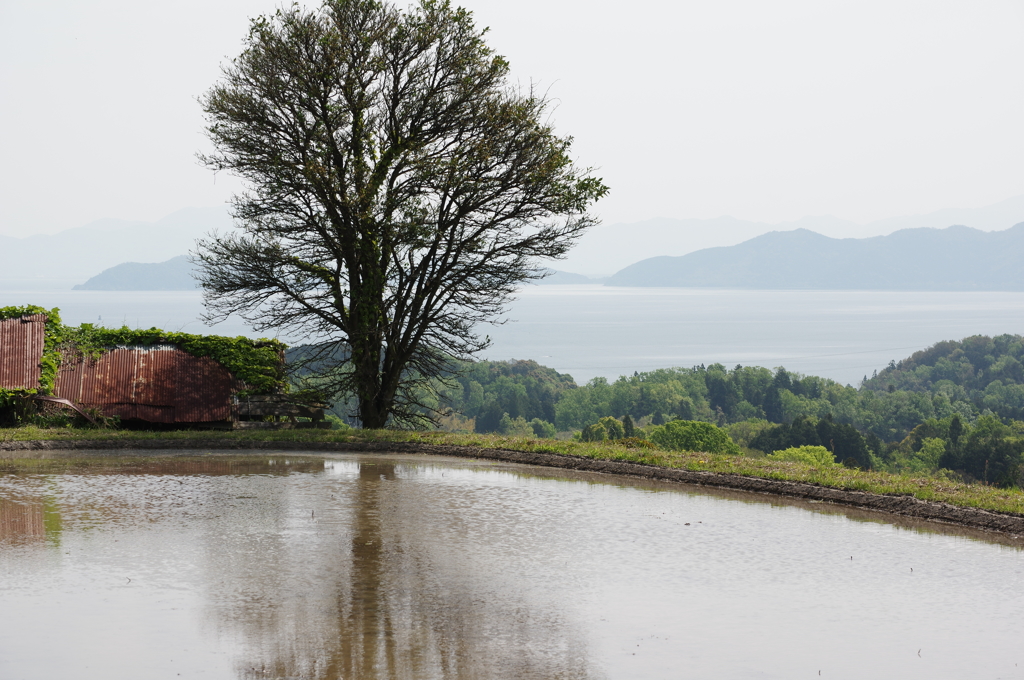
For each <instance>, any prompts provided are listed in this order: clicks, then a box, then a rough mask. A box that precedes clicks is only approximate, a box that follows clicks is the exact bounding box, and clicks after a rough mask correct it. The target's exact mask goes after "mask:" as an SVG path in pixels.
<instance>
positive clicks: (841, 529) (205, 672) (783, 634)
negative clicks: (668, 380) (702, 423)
mask: <svg viewBox="0 0 1024 680" xmlns="http://www.w3.org/2000/svg"><path fill="white" fill-rule="evenodd" d="M267 460H268V458H266V457H263V456H261V457H260V458H258V459H257V458H253V459H230V460H225V459H224V458H221V457H216V458H206V459H199V460H197V459H190V460H188V461H181V460H177V459H167V458H164V459H156V460H155V462H152V463H140V464H138V465H137V466H136V468H135V469H134V470H133V471H132V472H131V473H130V474H122V475H113V474H66V475H7V476H4V477H0V520H3V521H4V524H3V525H2V526H3V530H2V531H0V573H2V574H3V579H2V581H0V607H2V608H3V612H4V614H3V616H0V650H3V651H4V653H3V654H0V677H3V678H7V677H14V678H26V679H35V678H54V677H74V678H81V679H89V678H104V679H117V678H133V679H134V678H148V677H154V678H155V677H177V675H176V674H177V673H181V677H190V676H201V677H209V678H266V677H304V678H331V679H332V680H333V679H334V678H339V677H343V678H455V677H459V678H504V677H508V678H556V677H557V678H601V677H608V678H641V677H642V678H679V677H694V678H710V677H728V678H747V677H751V678H754V677H775V678H795V677H804V676H806V677H818V676H817V671H818V670H821V671H822V675H821V677H839V678H865V677H899V678H962V677H1003V678H1011V677H1022V676H1024V672H1022V671H1021V670H1020V668H1019V667H1018V666H1015V665H1014V664H1018V663H1024V658H1018V657H1021V656H1022V655H1021V653H1020V646H1019V644H1018V642H1019V633H1020V630H1021V628H1022V624H1024V607H1022V605H1024V593H1022V591H1021V588H1020V587H1019V585H1020V581H1021V578H1022V574H1024V552H1022V551H1020V550H1019V549H1018V548H1016V547H1010V546H1009V545H1007V546H1002V545H997V544H992V543H986V542H982V541H980V540H977V539H974V538H964V537H959V536H956V535H945V534H942V533H935V532H933V531H920V530H916V529H908V528H900V527H896V526H893V525H889V524H885V523H882V522H880V521H877V517H873V516H871V517H872V519H873V520H874V521H864V519H865V516H864V515H863V514H860V515H858V514H857V513H852V514H851V517H856V518H857V519H851V517H847V516H845V515H844V514H842V513H840V512H838V511H837V510H835V509H830V508H828V506H823V505H822V506H817V505H816V506H809V507H813V508H816V509H818V510H824V512H809V511H808V510H806V509H804V508H803V507H797V506H796V505H794V504H792V503H783V504H776V505H772V504H771V503H770V502H769V499H766V498H760V497H755V496H742V495H735V494H733V495H729V494H719V495H717V496H716V495H706V494H696V493H687V492H683V491H677V490H669V489H672V488H673V487H669V486H668V485H653V484H647V483H643V482H632V481H628V480H617V479H615V478H611V477H603V476H597V475H576V474H574V473H571V472H568V471H560V470H547V469H537V468H529V469H527V468H516V467H514V466H510V465H500V464H487V463H473V462H466V461H455V462H448V461H445V460H442V459H432V458H423V457H415V456H394V457H390V456H330V457H327V459H326V460H319V459H316V458H313V459H304V458H301V457H298V456H295V455H291V454H290V456H289V458H287V459H285V458H277V459H274V463H273V464H272V465H271V464H268V463H267V462H266V461H267ZM286 460H287V462H286ZM737 499H738V500H737ZM44 515H47V516H46V517H44ZM851 557H853V559H850V558H851ZM911 569H912V570H911ZM919 649H920V650H921V654H920V656H918V650H919Z"/></svg>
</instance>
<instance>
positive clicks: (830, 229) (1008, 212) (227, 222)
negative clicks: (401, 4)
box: [0, 196, 1024, 290]
mask: <svg viewBox="0 0 1024 680" xmlns="http://www.w3.org/2000/svg"><path fill="white" fill-rule="evenodd" d="M1022 221H1024V196H1018V197H1015V198H1011V199H1008V200H1006V201H1002V202H1000V203H997V204H994V205H991V206H986V207H984V208H976V209H965V210H943V211H939V212H935V213H931V214H929V215H918V216H911V217H899V218H891V219H886V220H879V221H876V222H872V223H870V224H867V225H861V224H856V223H853V222H848V221H845V220H841V219H838V218H834V217H827V216H826V217H806V218H803V219H801V220H798V221H795V222H788V223H784V224H778V225H770V224H767V223H763V222H749V221H744V220H738V219H735V218H732V217H718V218H715V219H707V220H697V219H689V220H676V219H655V220H648V221H646V222H637V223H633V224H617V225H600V226H598V227H596V228H594V229H593V230H591V231H590V232H588V233H587V234H586V235H585V236H584V237H583V238H582V239H581V240H580V242H579V244H578V245H577V246H576V247H575V248H573V249H572V251H570V253H569V257H568V258H567V259H565V260H560V261H558V262H557V264H558V267H559V269H560V270H561V271H558V272H555V273H554V274H553V275H552V276H550V277H548V278H547V279H544V280H543V281H542V282H541V283H542V284H559V283H596V282H598V281H607V282H608V283H612V284H613V285H630V286H635V285H644V286H646V285H700V286H716V287H717V286H723V285H740V284H736V283H724V282H723V281H722V280H721V279H722V278H723V277H726V273H725V270H721V271H718V272H713V271H710V270H709V271H707V272H706V275H705V274H699V275H698V273H697V271H698V269H699V268H698V269H693V268H694V267H696V264H695V263H697V262H711V261H713V258H714V257H716V255H713V254H709V252H708V251H711V250H715V249H720V248H722V247H727V246H736V245H737V244H746V243H749V242H751V240H753V241H756V242H757V243H758V245H756V246H747V248H750V247H756V248H762V245H760V244H761V242H760V241H758V240H757V238H755V237H760V236H761V235H762V234H764V235H765V236H769V235H768V234H765V232H769V231H773V230H774V232H775V233H789V234H794V233H797V232H801V231H802V232H804V233H809V232H816V234H814V235H815V236H817V237H818V238H819V239H825V240H824V241H821V243H822V244H824V243H827V242H828V241H829V240H832V241H839V240H840V239H841V240H842V241H844V242H845V241H850V240H851V239H850V238H849V237H863V236H865V235H868V236H875V235H880V234H889V233H890V232H892V231H893V230H895V229H902V228H907V227H915V228H917V227H930V228H943V227H948V226H949V225H950V224H957V223H959V224H966V225H967V226H969V227H972V228H973V229H971V230H968V231H970V232H974V233H975V236H978V234H982V233H984V232H991V231H993V230H996V229H1004V230H1005V229H1007V228H1008V227H1010V226H1011V225H1013V224H1016V223H1019V222H1022ZM233 228H234V227H233V224H232V221H231V217H230V216H229V215H228V212H227V209H226V208H224V207H217V208H186V209H184V210H180V211H178V212H176V213H173V214H172V215H169V216H167V217H165V218H164V219H162V220H159V221H157V222H129V221H125V220H113V219H105V220H98V221H96V222H93V223H90V224H87V225H85V226H83V227H78V228H75V229H69V230H66V231H63V232H61V233H58V234H52V235H36V236H30V237H27V238H12V237H7V236H0V289H5V288H6V289H19V288H21V289H24V288H25V287H26V286H32V287H39V286H49V287H51V288H57V289H61V288H62V289H65V290H66V289H67V288H68V287H70V286H71V285H72V284H73V283H81V282H82V281H85V280H86V279H89V277H93V276H94V275H96V274H97V272H101V271H102V272H105V270H107V269H110V268H112V267H114V266H115V265H119V264H122V263H145V262H155V263H157V264H155V265H150V266H153V267H157V269H158V270H159V271H156V270H154V273H152V274H142V273H141V272H142V270H141V269H139V270H138V272H139V273H138V276H139V277H141V278H139V279H138V283H136V284H129V283H128V280H129V279H131V278H132V277H133V276H135V275H134V274H129V273H128V272H129V270H127V269H123V270H119V272H118V273H117V276H119V277H121V282H120V283H115V282H114V281H115V279H113V278H109V277H108V278H105V279H103V280H100V281H90V282H88V283H85V284H81V285H83V286H89V287H90V288H91V287H92V286H99V285H103V286H119V287H120V286H128V285H144V286H147V288H146V289H153V288H148V287H150V286H158V285H159V286H161V287H162V289H164V290H174V289H179V290H181V289H189V288H192V287H193V284H192V282H191V281H190V280H186V279H184V278H182V272H181V271H178V272H177V274H174V273H172V271H171V270H172V269H173V266H171V267H164V265H165V264H166V260H167V258H168V257H171V256H172V255H176V254H184V253H187V252H189V251H191V250H192V249H193V248H194V247H195V241H196V239H197V238H200V237H202V236H203V235H205V234H207V233H209V232H210V231H214V230H216V231H221V232H224V231H229V230H231V229H233ZM977 230H982V231H981V232H977ZM933 231H934V229H933ZM892 236H896V234H892ZM772 238H775V237H774V236H773V237H772ZM794 238H797V237H794ZM901 238H903V237H900V238H897V239H896V240H895V241H891V242H886V243H891V244H896V243H897V242H899V241H900V239H901ZM964 238H967V241H965V244H964V247H968V248H974V245H971V244H973V243H974V241H972V240H971V238H968V237H964ZM1007 238H1008V237H1007ZM861 241H863V242H864V243H865V245H863V246H857V247H858V248H861V247H862V248H865V249H867V250H865V251H864V252H872V253H874V251H872V250H871V249H872V248H874V247H875V246H873V245H871V243H874V241H872V240H871V239H870V238H869V239H864V238H860V239H859V240H858V242H861ZM925 241H927V239H925ZM869 242H870V243H869ZM793 243H794V247H795V244H797V243H798V241H794V242H793ZM799 243H801V244H802V242H799ZM922 243H923V242H922ZM936 243H938V242H936ZM942 243H943V244H946V245H941V246H940V245H936V246H935V247H936V248H939V249H940V250H941V249H942V248H945V247H947V245H949V243H953V242H952V241H950V242H948V243H947V242H946V241H943V242H942ZM805 246H806V248H811V246H808V245H806V244H802V245H800V247H801V248H804V247H805ZM763 247H764V248H766V249H767V250H765V252H768V250H770V249H771V247H773V246H769V245H765V246H763ZM787 247H788V246H785V247H782V250H786V248H787ZM820 247H821V248H823V249H824V250H821V252H818V251H815V250H814V249H813V248H811V249H810V250H807V253H806V254H805V256H804V259H805V260H806V259H807V258H812V257H813V258H817V259H814V261H813V262H810V261H808V262H804V261H801V260H799V258H797V259H796V260H793V258H790V259H789V260H785V261H787V262H790V263H791V265H792V266H799V267H802V268H803V269H804V270H807V271H804V272H802V273H797V272H794V273H792V274H791V275H790V274H786V275H784V274H782V273H780V272H778V271H773V272H772V273H771V276H770V277H769V278H770V280H771V281H773V282H774V283H771V284H768V283H766V282H767V281H768V280H769V279H765V278H764V276H762V274H761V273H759V272H760V270H759V269H758V267H760V266H761V265H760V264H758V263H757V262H756V261H752V262H751V263H749V267H752V269H749V271H746V270H745V271H742V272H739V271H736V272H734V273H733V274H730V275H728V277H731V278H734V279H737V280H739V279H744V280H747V279H749V281H748V282H747V283H744V284H742V285H743V286H749V287H768V286H779V285H786V286H789V285H792V286H801V287H807V286H810V287H818V284H815V283H809V281H810V280H811V279H813V278H814V277H813V276H811V274H810V273H809V271H810V270H813V269H814V268H815V267H817V266H819V264H818V263H819V261H821V258H825V259H826V260H828V261H829V262H833V261H834V262H837V263H838V264H836V266H837V267H841V268H842V267H845V268H850V267H852V266H853V264H852V263H850V262H847V260H846V259H845V257H846V256H845V255H843V256H840V255H839V254H837V253H838V251H835V252H833V250H830V249H829V247H825V246H824V245H822V246H820ZM887 247H888V246H887ZM949 247H952V248H960V247H961V246H960V245H957V244H955V243H954V244H953V245H949ZM979 247H981V246H979ZM1007 247H1009V246H1007ZM697 252H704V254H702V255H700V257H699V258H697V259H696V260H688V261H687V264H686V265H685V267H684V269H687V270H689V269H693V271H692V272H690V273H687V274H679V272H678V271H675V270H674V267H675V265H671V264H669V263H668V260H672V259H674V260H678V259H679V258H680V257H682V256H687V255H688V254H696V253H697ZM730 252H732V254H731V255H729V257H737V256H739V255H738V254H739V253H745V252H747V250H741V251H730ZM812 252H814V253H816V254H814V255H813V256H812V255H810V253H812ZM842 252H844V253H846V252H853V251H852V250H849V249H846V250H843V251H842ZM858 252H860V251H858ZM973 252H974V251H970V252H962V253H960V252H958V253H953V254H949V253H946V254H943V253H940V252H936V253H935V255H934V256H935V258H938V259H937V260H935V261H936V262H943V263H945V264H943V265H942V266H943V267H951V268H952V269H948V270H947V271H946V272H945V273H944V274H942V275H941V276H940V278H942V280H943V281H950V280H952V279H957V280H958V281H960V282H959V283H955V284H954V283H941V284H940V283H937V282H933V283H928V282H927V281H926V278H927V276H928V275H929V274H928V273H927V272H926V271H925V272H922V273H920V274H914V273H910V272H909V270H907V269H906V267H907V266H910V265H908V264H906V263H904V265H903V266H904V270H903V271H897V272H896V273H894V270H892V268H891V267H892V266H895V264H896V263H893V262H890V261H889V260H888V259H886V258H887V254H886V252H885V249H884V248H883V249H882V251H881V252H878V253H876V254H873V255H871V257H870V258H869V260H870V262H865V263H864V264H863V265H862V269H860V270H858V272H846V271H842V270H841V271H828V272H827V277H826V278H828V279H829V280H835V281H846V280H847V279H850V277H853V279H857V282H856V283H842V284H838V283H837V284H836V285H842V286H846V285H854V286H855V287H858V288H864V287H874V288H878V287H891V286H893V285H898V286H907V285H910V286H922V285H928V286H933V285H942V286H953V285H955V286H960V288H956V289H970V288H971V287H972V286H974V287H975V288H977V287H978V286H981V287H983V288H984V289H991V287H992V286H993V285H997V286H1006V285H1011V284H1009V283H1006V282H1002V283H995V282H994V279H993V277H995V276H997V274H996V273H995V272H994V271H988V270H987V269H986V266H985V265H984V264H981V265H978V268H977V269H970V271H971V272H978V275H979V276H982V277H983V278H978V279H974V280H968V279H971V277H972V276H974V274H973V273H972V274H970V275H967V274H966V273H965V272H966V270H964V271H963V272H961V269H962V267H958V265H957V264H956V262H955V260H957V259H960V258H964V259H965V262H966V261H967V260H971V258H974V257H975V255H974V254H973ZM910 255H911V257H913V253H911V254H910ZM655 256H659V257H655ZM673 256H674V257H673ZM778 256H779V257H788V255H787V254H786V253H779V255H778ZM950 257H952V258H953V260H954V261H949V258H950ZM993 257H996V258H997V259H998V257H999V255H998V253H997V254H995V255H993ZM709 258H710V259H709ZM829 258H831V259H829ZM754 259H755V260H756V258H754ZM650 260H657V263H655V264H651V263H650V262H648V261H650ZM641 261H644V262H645V263H644V264H642V265H641ZM971 261H972V262H973V260H971ZM995 261H996V260H992V261H991V262H995ZM796 262H800V264H799V265H797V264H796ZM908 262H909V261H908ZM634 263H635V264H634ZM745 266H746V265H745ZM913 266H917V265H913ZM971 266H974V265H971ZM1007 266H1009V265H1007ZM137 267H143V265H137ZM161 267H163V268H162V269H161ZM865 267H866V268H865ZM872 267H874V268H876V269H875V270H873V271H876V273H877V275H878V277H880V278H878V279H876V283H875V284H874V285H871V286H868V285H866V284H865V283H864V280H866V279H867V278H871V276H873V275H871V274H868V269H870V268H872ZM676 269H678V268H676ZM710 269H713V267H711V268H710ZM732 269H733V270H735V269H736V267H735V266H733V267H732ZM826 269H828V267H826ZM925 269H927V268H925ZM641 270H643V271H641ZM982 270H984V271H982ZM617 271H618V272H619V273H618V274H616V275H615V276H616V278H615V279H614V281H608V280H607V279H606V278H600V277H608V276H609V275H610V274H612V273H613V272H617ZM569 272H575V273H574V274H570V273H569ZM755 272H757V273H755ZM961 274H962V275H963V276H961ZM109 276H111V277H113V276H115V275H114V274H110V275H109ZM787 276H792V277H793V279H792V282H790V283H787V279H786V277H787ZM822 276H825V273H823V274H822ZM858 276H859V277H860V278H859V279H858V278H857V277H858ZM1006 276H1008V277H1011V278H1012V273H1010V272H1007V273H1006ZM886 277H895V278H894V279H892V280H893V281H894V282H889V281H890V279H889V278H886ZM950 277H952V278H950ZM798 279H799V281H798ZM853 279H850V280H851V281H852V280H853ZM961 279H962V280H961ZM172 281H174V282H173V283H172ZM655 281H657V283H655ZM665 281H679V282H680V283H664V282H665ZM698 281H699V282H698ZM684 282H685V283H684ZM901 282H902V283H901ZM922 282H923V283H922ZM177 286H180V287H181V288H176V287H177ZM118 289H124V288H118ZM136 289H137V290H138V288H136ZM1000 289H1002V288H1000Z"/></svg>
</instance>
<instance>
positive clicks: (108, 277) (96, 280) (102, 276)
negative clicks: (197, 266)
mask: <svg viewBox="0 0 1024 680" xmlns="http://www.w3.org/2000/svg"><path fill="white" fill-rule="evenodd" d="M196 287H197V285H196V281H195V279H193V278H192V264H191V263H190V262H189V261H188V256H187V255H179V256H178V257H173V258H171V259H170V260H167V261H166V262H152V263H142V262H125V263H123V264H119V265H117V266H114V267H111V268H110V269H104V270H103V271H102V272H100V273H99V274H97V275H96V276H94V277H92V278H91V279H89V280H88V281H86V282H85V283H82V284H79V285H77V286H75V287H74V288H73V289H72V290H192V289H194V288H196Z"/></svg>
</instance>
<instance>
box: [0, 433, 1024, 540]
mask: <svg viewBox="0 0 1024 680" xmlns="http://www.w3.org/2000/svg"><path fill="white" fill-rule="evenodd" d="M195 449H206V450H209V451H211V452H213V451H231V450H264V449H274V450H287V451H309V452H317V453H413V454H425V455H435V456H451V457H457V458H479V459H485V460H495V461H502V462H507V463H521V464H525V465H536V466H541V467H552V468H563V469H569V470H579V471H581V472H598V473H604V474H612V475H621V476H627V477H636V478H641V479H654V480H659V481H667V482H678V483H684V484H691V485H696V486H706V487H715V488H722V489H733V490H738V491H747V492H751V493H757V494H764V495H770V496H781V497H788V498H798V499H803V500H809V501H818V502H823V503H832V504H835V505H842V506H847V507H854V508H859V509H863V510H870V511H874V512H879V513H884V514H888V515H896V516H900V517H910V518H914V519H919V520H927V521H932V522H940V523H943V524H952V525H956V526H962V527H968V528H971V529H981V530H985V531H992V532H997V533H1001V534H1009V535H1012V536H1021V535H1024V516H1021V515H1016V514H1011V513H1002V512H996V511H992V510H982V509H979V508H970V507H963V506H957V505H952V504H950V503H944V502H940V501H929V500H922V499H918V498H914V497H912V496H907V495H887V494H878V493H870V492H865V491H851V490H847V489H839V488H835V487H828V486H821V485H818V484H812V483H808V482H793V481H781V480H774V479H766V478H763V477H753V476H747V475H738V474H728V473H722V472H703V471H693V470H684V469H679V468H668V467H662V466H657V465H649V464H644V463H637V462H628V461H618V460H602V459H596V458H585V457H582V456H573V455H567V454H556V453H541V452H533V451H516V450H513V449H503V448H486V447H476V446H465V445H462V446H460V445H453V444H425V443H420V442H317V441H274V440H225V439H201V438H195V439H140V440H102V439H100V440H74V441H60V440H28V441H6V442H0V454H12V453H13V454H16V453H19V452H25V453H28V452H33V451H36V452H42V451H55V452H56V451H76V450H93V451H119V450H120V451H125V450H137V451H139V452H140V453H143V454H144V453H145V452H147V451H154V452H155V451H161V450H195ZM14 457H15V456H11V455H0V458H14Z"/></svg>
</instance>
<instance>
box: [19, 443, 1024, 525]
mask: <svg viewBox="0 0 1024 680" xmlns="http://www.w3.org/2000/svg"><path fill="white" fill-rule="evenodd" d="M147 439H162V440H175V439H180V440H182V443H183V445H184V444H185V442H186V441H188V440H193V441H194V440H206V441H210V440H230V441H232V442H235V443H236V444H244V443H245V442H247V441H251V442H275V441H279V442H327V443H338V444H344V443H377V444H387V443H410V444H429V445H435V446H466V447H478V448H492V449H510V450H514V451H530V452H538V453H552V454H557V455H565V456H580V457H584V458H594V459H600V460H618V461H628V462H634V463H643V464H647V465H658V466H662V467H666V468H680V469H684V470H691V471H700V472H717V473H724V474H733V475H744V476H748V477H760V478H764V479H774V480H782V481H791V482H806V483H810V484H818V485H821V486H827V487H833V488H838V489H849V490H854V491H866V492H869V493H877V494H890V495H901V496H914V497H916V498H919V499H921V500H928V501H940V502H945V503H950V504H952V505H957V506H961V507H970V508H982V509H986V510H994V511H996V512H1010V513H1015V514H1022V515H1024V491H1021V490H1018V489H1000V488H997V487H992V486H985V485H983V484H965V483H962V482H957V481H950V480H947V479H942V478H937V477H914V476H910V475H904V474H890V473H886V472H865V471H860V470H854V469H850V468H845V467H840V466H836V467H820V468H819V467H813V466H810V465H806V464H803V463H790V462H783V461H775V460H771V459H767V458H749V457H746V456H731V455H711V454H706V453H692V452H676V451H661V450H654V449H630V448H625V447H622V446H619V445H616V444H613V443H605V442H602V443H584V442H571V441H556V440H552V439H531V438H525V437H503V436H500V435H480V434H452V433H449V432H435V431H430V432H412V431H399V430H277V431H239V432H233V431H216V430H213V431H194V430H192V431H188V430H185V431H167V432H141V431H132V430H71V429H42V428H36V427H19V428H12V429H0V443H2V442H10V441H33V440H49V441H110V440H117V441H122V442H131V441H142V440H147ZM7 455H8V456H9V457H11V458H16V457H17V455H18V454H17V452H14V451H12V452H9V453H8V454H7ZM11 462H13V461H11V460H10V459H9V460H8V463H11Z"/></svg>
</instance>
